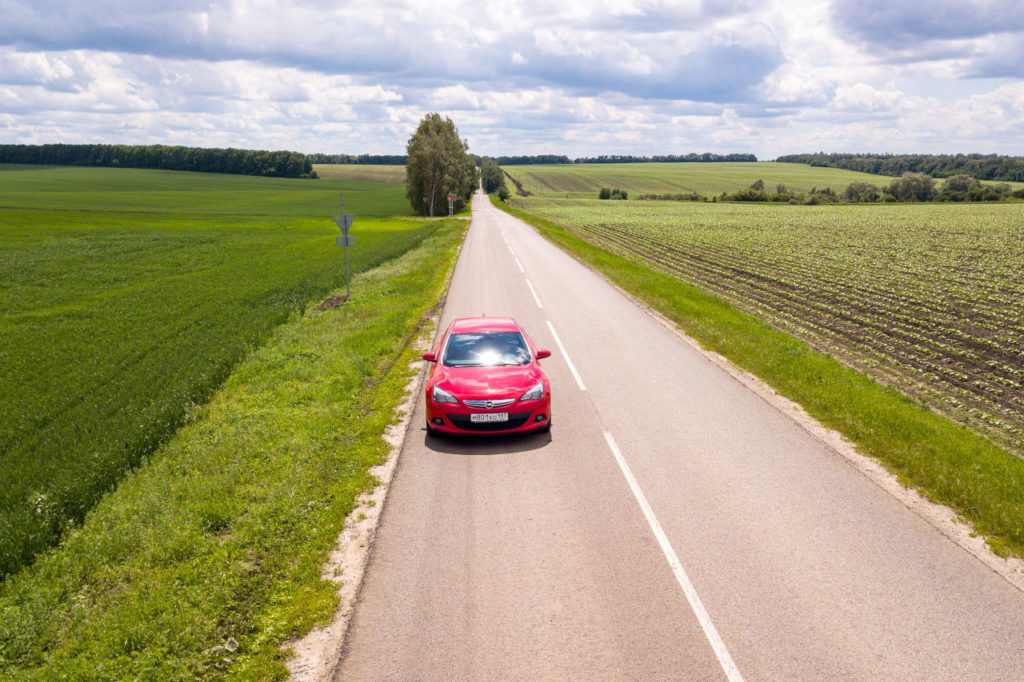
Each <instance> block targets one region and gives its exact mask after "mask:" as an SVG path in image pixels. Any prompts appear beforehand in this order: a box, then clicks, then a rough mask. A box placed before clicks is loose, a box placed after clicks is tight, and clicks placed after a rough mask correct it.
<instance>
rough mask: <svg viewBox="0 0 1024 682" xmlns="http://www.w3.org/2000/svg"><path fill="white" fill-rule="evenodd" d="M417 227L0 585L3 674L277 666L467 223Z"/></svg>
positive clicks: (228, 672) (325, 596)
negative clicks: (340, 299) (57, 541)
mask: <svg viewBox="0 0 1024 682" xmlns="http://www.w3.org/2000/svg"><path fill="white" fill-rule="evenodd" d="M358 225H359V222H358V221H357V222H356V226H358ZM353 229H354V231H355V230H356V229H357V228H353ZM392 229H393V230H394V231H397V232H408V231H409V229H410V224H409V222H406V221H395V222H394V223H392V224H391V227H390V228H387V227H386V226H385V225H383V224H382V225H381V230H382V231H385V232H386V231H390V230H392ZM419 229H422V230H425V231H426V232H424V233H422V234H428V233H429V236H428V237H426V238H425V239H424V240H423V241H422V242H420V245H419V246H418V247H416V248H415V249H414V250H411V251H408V252H407V253H406V254H405V255H403V256H401V257H400V258H397V259H394V260H390V261H388V262H387V263H385V264H383V265H382V266H379V267H378V268H376V269H373V270H370V271H367V272H365V273H363V274H360V275H358V276H356V278H355V279H354V281H353V286H352V290H353V297H352V298H351V299H350V300H349V301H348V302H347V303H346V304H345V305H343V306H340V307H337V308H334V309H331V310H328V311H325V312H322V313H318V312H310V313H307V314H306V315H305V316H303V317H296V318H294V319H292V320H291V321H290V322H288V323H287V324H285V325H283V326H281V327H279V328H278V329H276V330H275V331H274V333H273V335H272V336H271V337H270V338H269V339H268V340H267V342H266V343H265V344H264V345H263V346H261V347H260V348H259V349H257V350H255V351H254V352H252V353H251V354H250V355H249V357H248V358H247V359H246V360H245V361H244V362H242V363H241V364H239V365H238V366H237V367H236V368H235V370H234V372H233V373H232V375H231V377H230V378H229V379H228V380H227V382H226V383H225V385H224V386H223V388H222V389H221V390H219V391H218V392H217V394H216V395H215V396H214V398H213V399H212V400H211V401H210V402H209V404H208V405H206V406H204V407H203V408H202V409H201V410H199V411H197V412H196V413H195V415H194V419H193V421H192V422H191V423H190V424H189V425H188V426H186V427H184V428H183V429H180V430H179V431H178V432H177V433H176V434H175V435H174V437H173V438H172V439H171V440H170V441H169V442H168V443H167V444H166V445H164V446H163V447H161V448H159V449H158V450H157V451H156V452H154V453H153V454H152V455H151V456H150V458H149V459H148V461H147V462H146V463H145V464H144V465H143V466H140V467H139V468H138V469H136V470H135V471H134V472H133V473H132V474H130V475H129V476H127V477H126V478H125V479H124V480H123V481H122V482H121V484H120V485H119V486H118V487H117V489H116V490H114V491H112V492H111V493H110V494H108V495H106V496H105V497H104V498H103V500H102V501H101V502H100V504H99V505H98V506H97V507H96V508H95V509H94V511H93V512H92V513H90V514H89V516H88V517H87V518H86V519H85V521H84V523H83V524H82V525H81V526H79V527H77V528H76V529H75V530H74V531H72V532H71V533H69V534H68V536H67V538H66V539H65V541H64V542H63V543H62V544H61V545H60V547H58V548H56V549H54V550H52V551H50V552H48V553H45V554H44V555H42V556H41V557H40V558H39V560H38V561H37V562H36V563H35V564H33V565H32V566H31V567H28V568H26V569H24V570H22V571H21V572H19V573H18V574H16V575H14V576H11V577H10V578H9V579H8V581H7V582H6V583H4V584H2V585H0V678H3V679H5V680H21V679H24V680H32V679H40V680H44V679H45V680H50V679H70V680H80V679H89V680H134V679H147V680H173V679H197V678H198V679H209V678H221V677H225V676H228V677H235V678H240V679H252V680H268V679H283V678H285V677H286V674H287V673H286V670H285V669H284V666H283V664H282V660H283V658H284V653H283V652H282V651H281V648H280V647H281V645H282V644H283V643H284V642H285V641H286V640H287V639H289V638H291V637H293V636H297V635H300V634H303V633H304V632H306V631H307V630H309V628H310V627H311V626H312V625H313V624H314V623H315V622H320V623H323V622H326V621H327V620H328V619H329V618H330V617H331V615H332V614H333V612H334V610H335V608H336V606H337V596H336V594H335V585H334V584H333V583H330V582H327V581H325V580H323V579H322V578H321V567H322V565H323V563H324V561H325V560H326V558H327V555H328V553H329V552H330V550H331V548H332V547H333V545H334V543H335V540H336V538H337V535H338V533H339V532H340V530H341V528H342V526H343V523H344V519H345V516H346V515H347V514H348V513H349V512H350V511H351V510H352V509H353V506H354V504H355V500H356V498H357V496H358V495H359V494H360V493H361V492H363V491H365V490H367V489H369V488H370V487H371V486H373V485H374V478H373V477H372V476H371V475H370V473H369V471H368V468H369V467H371V466H373V465H375V464H378V463H380V461H381V459H382V457H383V456H384V454H385V452H386V445H385V443H384V441H383V440H382V439H381V434H382V432H383V430H384V428H385V427H386V426H387V424H388V423H389V422H390V421H391V420H392V415H393V413H394V409H395V407H396V405H397V404H398V403H399V402H400V400H401V398H402V396H403V394H404V390H405V386H406V383H407V381H408V378H409V375H410V371H409V369H408V367H409V362H410V361H411V360H412V359H413V358H414V357H415V351H414V349H413V348H411V347H410V343H409V342H410V340H411V339H412V338H414V337H415V336H416V334H417V333H418V332H419V330H420V328H421V326H422V325H423V324H424V320H425V315H426V314H427V313H428V311H429V310H430V309H431V308H432V307H433V306H435V305H436V302H437V300H438V298H439V297H440V295H441V294H442V292H443V290H444V288H445V285H446V282H447V275H448V273H449V272H450V268H451V266H452V264H453V263H454V258H455V253H456V251H457V248H458V245H459V243H460V242H461V236H462V234H463V232H464V230H465V226H464V223H463V222H462V221H444V222H431V223H428V224H426V225H421V226H420V228H418V229H417V231H418V230H419ZM357 234H358V232H357ZM422 234H421V236H422ZM231 639H234V640H235V641H236V642H237V644H238V646H237V650H235V651H231V649H233V648H235V646H234V644H233V643H230V640H231ZM226 645H229V646H226Z"/></svg>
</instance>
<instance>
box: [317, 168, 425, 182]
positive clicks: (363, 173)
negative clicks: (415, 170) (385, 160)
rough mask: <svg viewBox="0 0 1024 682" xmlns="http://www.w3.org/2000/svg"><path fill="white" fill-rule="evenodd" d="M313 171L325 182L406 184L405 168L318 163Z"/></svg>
mask: <svg viewBox="0 0 1024 682" xmlns="http://www.w3.org/2000/svg"><path fill="white" fill-rule="evenodd" d="M313 170H315V171H316V173H317V175H319V176H320V177H321V178H324V179H325V180H344V181H345V182H387V183H390V184H395V185H401V184H404V183H405V166H390V165H387V166H384V165H381V166H375V165H371V164H359V163H354V164H340V163H316V164H313Z"/></svg>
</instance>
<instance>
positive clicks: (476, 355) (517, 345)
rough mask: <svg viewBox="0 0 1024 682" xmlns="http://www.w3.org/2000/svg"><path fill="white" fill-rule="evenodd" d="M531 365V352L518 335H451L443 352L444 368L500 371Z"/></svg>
mask: <svg viewBox="0 0 1024 682" xmlns="http://www.w3.org/2000/svg"><path fill="white" fill-rule="evenodd" d="M529 362H530V349H529V348H527V347H526V339H524V338H523V335H522V334H520V333H519V332H483V333H480V334H452V335H451V336H450V337H448V346H447V347H446V348H445V351H444V364H445V365H447V366H448V367H497V366H499V365H525V364H527V363H529Z"/></svg>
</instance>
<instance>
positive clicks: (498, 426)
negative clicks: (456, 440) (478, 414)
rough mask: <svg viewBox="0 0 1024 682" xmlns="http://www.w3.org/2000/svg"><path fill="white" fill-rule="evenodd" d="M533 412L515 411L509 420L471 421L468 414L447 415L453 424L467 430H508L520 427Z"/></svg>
mask: <svg viewBox="0 0 1024 682" xmlns="http://www.w3.org/2000/svg"><path fill="white" fill-rule="evenodd" d="M531 414H532V413H531V412H513V413H512V414H510V415H509V416H508V421H507V422H479V423H475V422H471V421H470V420H469V415H468V414H448V415H445V416H446V417H448V419H449V420H451V422H452V424H454V425H455V426H457V427H459V428H460V429H464V430H466V431H507V430H509V429H518V428H519V427H520V426H522V425H523V424H525V423H526V420H527V419H529V418H530V415H531Z"/></svg>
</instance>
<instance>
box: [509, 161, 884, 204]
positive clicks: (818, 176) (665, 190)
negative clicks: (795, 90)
mask: <svg viewBox="0 0 1024 682" xmlns="http://www.w3.org/2000/svg"><path fill="white" fill-rule="evenodd" d="M502 168H503V170H505V171H507V172H508V173H510V174H511V175H512V177H514V178H515V179H516V180H518V181H520V182H521V183H522V184H523V189H525V190H526V191H528V192H532V193H533V194H538V195H544V194H561V195H562V196H563V197H564V196H565V195H568V196H569V197H577V198H580V197H583V196H586V197H593V198H597V193H598V192H599V191H600V190H601V188H602V187H608V188H616V187H617V188H620V189H624V190H627V191H628V192H629V194H630V195H631V196H632V197H634V198H635V197H636V196H637V195H639V194H645V193H649V194H675V193H682V192H696V193H698V194H701V195H705V196H712V195H715V194H721V193H722V192H735V191H736V190H740V189H746V188H748V187H750V185H751V184H752V183H754V182H755V181H757V180H763V181H764V183H765V186H766V187H768V188H769V189H774V188H775V187H776V186H777V185H786V186H787V187H789V188H790V189H795V190H797V191H801V192H809V191H810V190H811V188H813V187H817V188H818V189H822V188H825V187H831V188H832V189H834V190H835V191H837V192H839V191H840V190H842V189H844V188H845V187H846V186H847V185H849V184H850V183H851V182H869V183H871V184H874V185H878V186H879V187H883V186H886V185H888V184H889V183H890V182H892V178H887V177H884V176H881V175H870V174H868V173H857V172H854V171H846V170H841V169H838V168H816V167H812V166H808V165H805V164H802V163H775V162H752V163H738V162H729V163H724V162H723V163H577V164H566V165H550V166H548V165H537V166H503V167H502ZM509 189H510V190H511V189H513V187H512V186H511V185H509Z"/></svg>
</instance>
